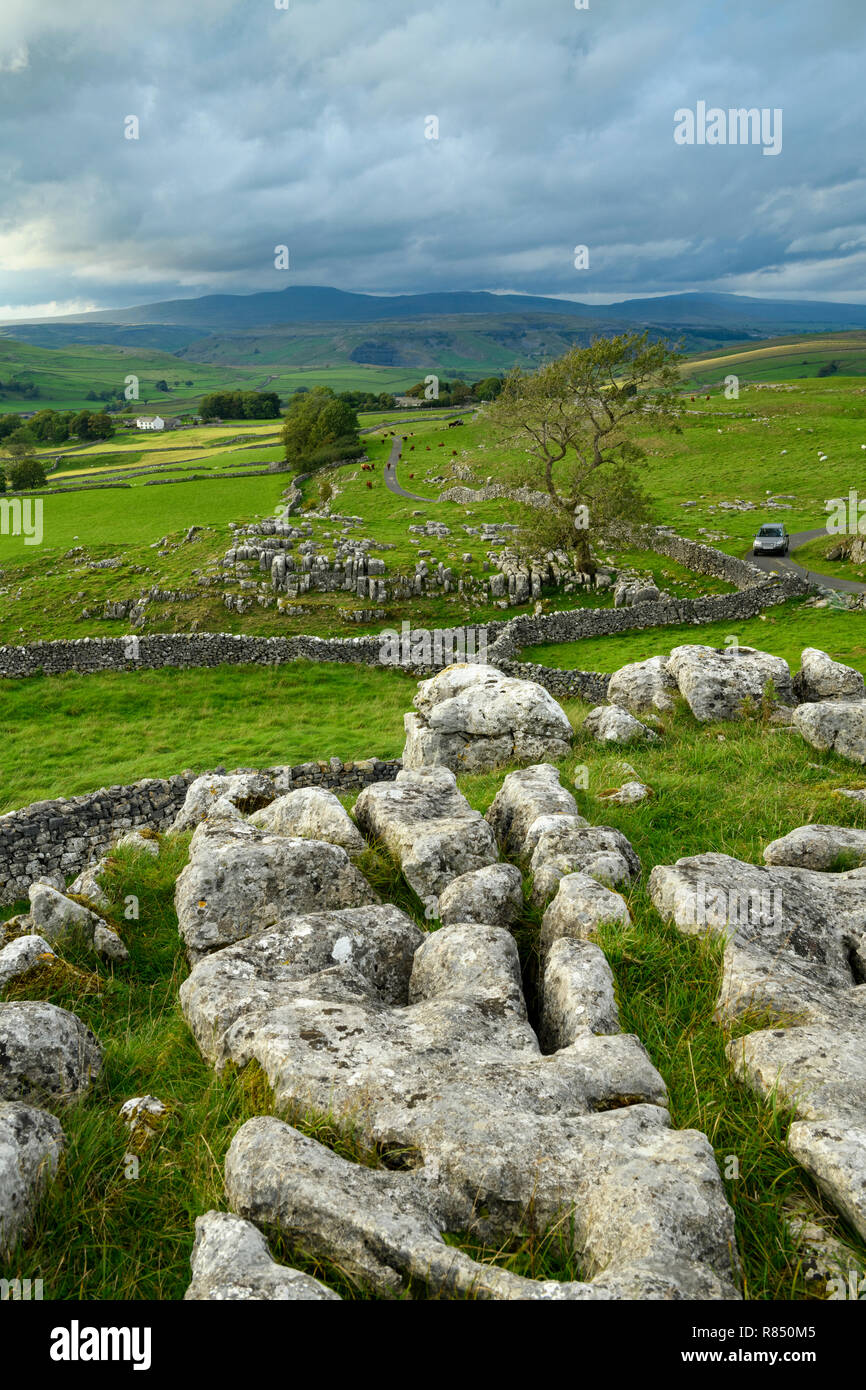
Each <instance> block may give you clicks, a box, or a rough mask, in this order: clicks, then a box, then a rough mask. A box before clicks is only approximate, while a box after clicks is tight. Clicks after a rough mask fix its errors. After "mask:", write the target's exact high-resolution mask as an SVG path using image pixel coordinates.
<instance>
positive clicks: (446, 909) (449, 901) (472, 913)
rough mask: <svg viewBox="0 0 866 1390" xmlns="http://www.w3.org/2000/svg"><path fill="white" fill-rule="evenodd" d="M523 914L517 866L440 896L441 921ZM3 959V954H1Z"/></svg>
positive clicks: (489, 872)
mask: <svg viewBox="0 0 866 1390" xmlns="http://www.w3.org/2000/svg"><path fill="white" fill-rule="evenodd" d="M522 912H523V879H522V875H521V873H520V870H519V869H518V868H516V867H515V866H514V864H487V865H485V866H484V868H481V869H470V871H469V873H468V874H461V875H460V877H459V878H455V879H452V881H451V882H450V883H449V884H448V886H447V888H444V889H443V891H442V892H441V893H440V895H439V918H440V921H441V922H442V923H443V925H445V926H449V925H450V924H451V923H452V922H485V923H488V924H489V925H491V926H497V927H510V926H512V925H513V924H514V923H515V922H516V921H517V920H518V918H519V917H520V916H521V914H522ZM0 960H2V955H0Z"/></svg>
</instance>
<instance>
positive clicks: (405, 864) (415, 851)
mask: <svg viewBox="0 0 866 1390" xmlns="http://www.w3.org/2000/svg"><path fill="white" fill-rule="evenodd" d="M355 819H356V821H357V823H358V825H359V826H360V827H361V829H362V831H363V832H364V833H365V834H366V836H367V837H368V839H370V840H378V841H380V842H381V843H382V844H383V845H384V846H385V848H386V849H387V850H388V851H389V852H390V853H391V854H393V856H394V857H395V859H397V860H398V862H399V863H400V866H401V868H402V870H403V875H404V877H405V879H406V881H407V883H409V885H410V886H411V887H412V888H413V889H414V890H415V892H416V893H417V894H418V897H419V898H420V899H421V901H422V903H423V904H424V906H425V909H426V910H427V913H428V915H429V916H438V900H439V894H440V893H442V891H443V890H444V889H445V888H446V887H447V886H448V884H449V883H451V882H452V880H453V879H455V878H460V877H461V876H462V875H463V874H467V873H469V872H471V870H473V869H481V868H484V867H485V865H488V864H495V863H496V862H497V860H498V858H499V855H498V852H497V848H496V841H495V839H494V837H493V832H492V830H491V829H490V826H489V825H488V824H487V822H486V821H485V820H484V818H483V816H482V815H481V813H480V812H479V811H474V810H473V809H472V807H471V806H470V805H469V802H468V801H467V800H466V798H465V797H464V796H463V794H462V793H461V792H459V791H458V789H457V779H456V778H455V776H454V773H453V772H451V771H449V769H448V768H446V767H429V768H423V769H418V770H410V769H406V768H404V769H403V771H402V772H398V773H397V777H396V779H395V781H393V782H374V783H373V784H372V785H371V786H369V787H365V788H364V790H363V791H362V792H361V795H360V796H359V797H358V800H357V801H356V803H355Z"/></svg>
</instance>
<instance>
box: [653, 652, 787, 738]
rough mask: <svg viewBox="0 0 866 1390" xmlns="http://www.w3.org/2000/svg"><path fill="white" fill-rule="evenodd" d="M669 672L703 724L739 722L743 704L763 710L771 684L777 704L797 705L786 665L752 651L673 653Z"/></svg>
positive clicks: (668, 665)
mask: <svg viewBox="0 0 866 1390" xmlns="http://www.w3.org/2000/svg"><path fill="white" fill-rule="evenodd" d="M665 669H666V670H667V672H668V674H669V675H670V676H672V677H673V679H674V680H675V681H676V683H677V686H678V688H679V691H680V694H681V695H683V696H684V697H685V699H686V702H687V703H688V705H689V708H690V709H691V711H692V714H693V715H694V716H695V718H696V719H698V720H700V721H701V723H708V722H710V721H714V720H730V719H739V718H740V717H741V716H742V710H743V702H744V701H746V700H750V701H751V702H753V703H754V704H756V705H758V704H760V702H761V700H762V699H763V698H764V695H765V692H766V691H767V689H768V683H770V682H771V683H772V689H773V691H774V696H773V698H774V700H775V701H776V702H777V703H779V704H782V705H793V703H794V689H793V685H792V682H791V672H790V670H789V669H788V663H787V662H786V661H783V660H782V658H781V657H778V656H771V655H770V653H769V652H760V651H757V650H756V649H755V648H754V647H732V648H730V649H727V648H715V647H701V646H684V647H674V649H673V651H672V652H671V654H670V656H669V657H668V660H667V662H666V663H665Z"/></svg>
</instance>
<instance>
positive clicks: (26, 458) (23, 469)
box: [4, 440, 45, 492]
mask: <svg viewBox="0 0 866 1390" xmlns="http://www.w3.org/2000/svg"><path fill="white" fill-rule="evenodd" d="M4 452H5V454H6V457H7V458H8V459H9V463H8V466H7V468H6V470H5V473H6V476H7V477H8V479H9V483H10V485H11V487H12V490H13V492H20V491H22V490H23V489H24V488H31V487H42V486H44V484H45V469H44V468H43V467H42V464H41V463H40V462H39V460H38V458H37V457H36V455H35V454H34V453H33V451H32V449H31V447H30V445H28V444H24V443H21V442H20V441H15V440H7V441H6V448H5V450H4Z"/></svg>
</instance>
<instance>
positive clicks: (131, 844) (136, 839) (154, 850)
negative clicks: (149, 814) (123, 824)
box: [114, 830, 159, 859]
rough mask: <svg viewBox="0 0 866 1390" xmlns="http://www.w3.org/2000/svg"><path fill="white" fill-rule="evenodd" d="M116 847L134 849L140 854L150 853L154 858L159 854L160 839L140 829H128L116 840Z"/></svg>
mask: <svg viewBox="0 0 866 1390" xmlns="http://www.w3.org/2000/svg"><path fill="white" fill-rule="evenodd" d="M114 848H115V849H132V850H135V851H136V853H138V854H150V855H151V856H152V857H153V858H154V859H155V858H156V857H157V855H158V854H159V841H158V840H156V839H154V837H153V836H152V835H144V834H142V832H141V831H140V830H127V832H126V834H125V835H121V836H120V839H119V840H115V842H114Z"/></svg>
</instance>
